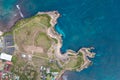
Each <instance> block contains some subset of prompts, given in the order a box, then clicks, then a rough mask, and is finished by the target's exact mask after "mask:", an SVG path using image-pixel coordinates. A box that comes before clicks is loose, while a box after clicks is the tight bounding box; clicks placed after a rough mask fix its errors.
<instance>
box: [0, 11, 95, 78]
mask: <svg viewBox="0 0 120 80" xmlns="http://www.w3.org/2000/svg"><path fill="white" fill-rule="evenodd" d="M38 14H47V15H49V16H50V18H51V20H50V24H51V27H49V28H48V29H47V31H46V33H47V35H48V36H49V37H51V38H54V39H56V40H57V43H54V44H52V46H51V48H50V49H49V50H48V54H49V55H54V56H55V57H56V59H57V60H58V61H59V60H60V61H62V62H64V63H67V62H69V59H70V58H69V55H74V56H77V55H78V54H79V53H82V55H83V60H84V63H83V64H82V65H81V66H80V68H78V69H76V71H81V70H83V69H85V68H87V67H88V66H89V65H90V64H91V61H90V60H89V59H88V57H89V58H94V56H95V53H93V52H90V50H91V49H94V48H93V47H91V48H81V49H79V51H78V52H75V51H73V50H67V51H66V53H64V54H62V53H61V51H60V48H61V47H62V37H61V36H62V35H60V34H58V33H57V32H56V31H55V29H54V27H55V25H56V24H57V19H58V18H59V17H60V14H59V13H58V11H50V12H38ZM2 34H3V32H0V36H1V35H2ZM52 50H54V54H53V52H52ZM58 63H59V65H60V66H61V67H63V65H62V64H60V62H58ZM67 70H69V71H72V70H73V69H72V68H65V69H63V70H62V71H61V72H60V73H59V75H58V76H57V77H56V80H61V76H62V75H63V74H64V72H65V71H67Z"/></svg>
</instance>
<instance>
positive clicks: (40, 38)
mask: <svg viewBox="0 0 120 80" xmlns="http://www.w3.org/2000/svg"><path fill="white" fill-rule="evenodd" d="M35 45H36V46H40V47H42V48H44V49H45V50H48V49H49V48H50V46H51V40H50V38H49V37H48V36H47V35H46V34H45V33H39V34H38V35H37V36H36V38H35Z"/></svg>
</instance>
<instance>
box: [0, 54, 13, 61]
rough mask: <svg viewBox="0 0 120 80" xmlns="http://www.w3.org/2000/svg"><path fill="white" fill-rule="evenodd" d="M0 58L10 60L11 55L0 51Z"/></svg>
mask: <svg viewBox="0 0 120 80" xmlns="http://www.w3.org/2000/svg"><path fill="white" fill-rule="evenodd" d="M0 59H3V60H6V61H11V59H12V56H11V55H9V54H6V53H1V55H0Z"/></svg>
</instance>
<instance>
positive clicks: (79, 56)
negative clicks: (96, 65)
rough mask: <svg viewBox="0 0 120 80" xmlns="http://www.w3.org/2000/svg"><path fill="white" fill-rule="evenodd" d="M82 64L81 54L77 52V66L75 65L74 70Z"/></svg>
mask: <svg viewBox="0 0 120 80" xmlns="http://www.w3.org/2000/svg"><path fill="white" fill-rule="evenodd" d="M83 63H84V60H83V54H82V53H81V52H79V54H78V56H77V64H76V65H75V67H76V68H80V66H81V65H82V64H83Z"/></svg>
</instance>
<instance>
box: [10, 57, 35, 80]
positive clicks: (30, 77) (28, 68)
mask: <svg viewBox="0 0 120 80" xmlns="http://www.w3.org/2000/svg"><path fill="white" fill-rule="evenodd" d="M12 62H13V66H12V68H11V72H12V73H14V74H16V75H19V76H20V80H36V77H37V71H36V70H35V68H34V67H33V65H30V64H29V63H28V62H27V61H26V60H24V59H22V58H21V57H20V55H14V56H13V58H12Z"/></svg>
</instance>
